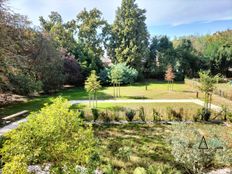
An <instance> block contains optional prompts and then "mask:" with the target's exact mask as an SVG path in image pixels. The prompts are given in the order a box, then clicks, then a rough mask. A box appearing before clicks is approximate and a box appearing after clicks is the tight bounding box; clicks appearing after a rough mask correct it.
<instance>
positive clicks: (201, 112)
mask: <svg viewBox="0 0 232 174" xmlns="http://www.w3.org/2000/svg"><path fill="white" fill-rule="evenodd" d="M210 116H211V112H210V111H209V110H208V109H205V108H202V109H198V110H197V113H196V115H195V116H194V120H199V119H201V120H203V121H209V119H210Z"/></svg>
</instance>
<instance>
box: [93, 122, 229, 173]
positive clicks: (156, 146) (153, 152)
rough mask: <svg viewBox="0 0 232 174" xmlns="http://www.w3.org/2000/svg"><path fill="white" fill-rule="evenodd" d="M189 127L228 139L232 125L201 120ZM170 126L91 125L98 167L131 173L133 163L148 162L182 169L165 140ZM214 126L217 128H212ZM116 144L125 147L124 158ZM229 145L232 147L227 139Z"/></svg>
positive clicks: (206, 136) (146, 167) (145, 166)
mask: <svg viewBox="0 0 232 174" xmlns="http://www.w3.org/2000/svg"><path fill="white" fill-rule="evenodd" d="M192 128H197V129H198V130H199V132H201V133H202V135H205V138H206V140H207V139H208V138H209V137H210V136H214V134H217V135H218V136H220V137H221V138H222V139H223V140H225V141H227V142H232V128H229V127H225V126H218V125H205V124H192V125H189V127H188V129H192ZM215 128H216V129H215ZM173 129H174V126H172V125H160V124H153V125H148V124H127V125H107V126H106V125H100V126H97V125H95V126H94V131H95V136H96V138H97V139H98V140H99V143H98V144H99V148H100V154H101V158H100V159H101V166H100V168H101V169H104V168H106V165H109V164H110V165H111V168H112V169H113V170H114V171H115V173H120V172H122V171H123V172H124V173H133V171H134V169H135V168H136V167H143V168H145V169H148V167H149V166H150V165H159V164H161V165H162V164H166V165H169V166H171V167H173V168H174V169H177V170H180V171H181V172H183V173H184V170H183V168H181V167H180V165H179V164H178V163H176V162H175V160H174V157H173V155H172V154H171V146H170V143H169V142H168V141H167V139H168V138H169V137H170V133H171V132H172V131H173ZM214 129H215V130H217V132H213V131H212V130H214ZM199 138H201V137H199ZM196 143H199V142H196ZM120 148H127V149H129V151H130V156H129V159H125V158H124V156H125V155H126V152H125V154H122V153H120V152H119V151H120V150H119V149H120ZM229 148H232V144H231V143H230V146H229ZM231 167H232V166H231Z"/></svg>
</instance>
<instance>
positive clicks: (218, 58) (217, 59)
mask: <svg viewBox="0 0 232 174" xmlns="http://www.w3.org/2000/svg"><path fill="white" fill-rule="evenodd" d="M213 65H214V69H215V70H217V72H219V73H221V74H223V75H225V76H227V77H229V76H230V75H232V74H229V68H232V43H231V44H229V43H227V44H224V45H222V46H221V47H220V48H219V49H218V51H217V54H216V55H215V56H214V59H213Z"/></svg>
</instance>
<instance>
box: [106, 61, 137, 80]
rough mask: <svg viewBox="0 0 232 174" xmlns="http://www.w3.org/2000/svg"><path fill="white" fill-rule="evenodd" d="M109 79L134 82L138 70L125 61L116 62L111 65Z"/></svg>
mask: <svg viewBox="0 0 232 174" xmlns="http://www.w3.org/2000/svg"><path fill="white" fill-rule="evenodd" d="M109 74H110V76H109V79H110V80H111V82H112V80H113V79H118V81H120V83H121V84H131V83H133V82H135V80H136V79H137V77H138V71H137V70H136V69H134V68H131V67H129V66H127V65H126V63H118V64H116V65H113V66H112V67H111V69H110V73H109Z"/></svg>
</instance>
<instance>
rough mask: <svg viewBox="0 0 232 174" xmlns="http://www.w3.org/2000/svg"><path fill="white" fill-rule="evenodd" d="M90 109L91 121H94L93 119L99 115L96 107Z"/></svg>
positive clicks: (95, 119)
mask: <svg viewBox="0 0 232 174" xmlns="http://www.w3.org/2000/svg"><path fill="white" fill-rule="evenodd" d="M91 111H92V115H93V121H94V122H95V121H97V119H98V117H99V112H98V109H96V108H92V109H91Z"/></svg>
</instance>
